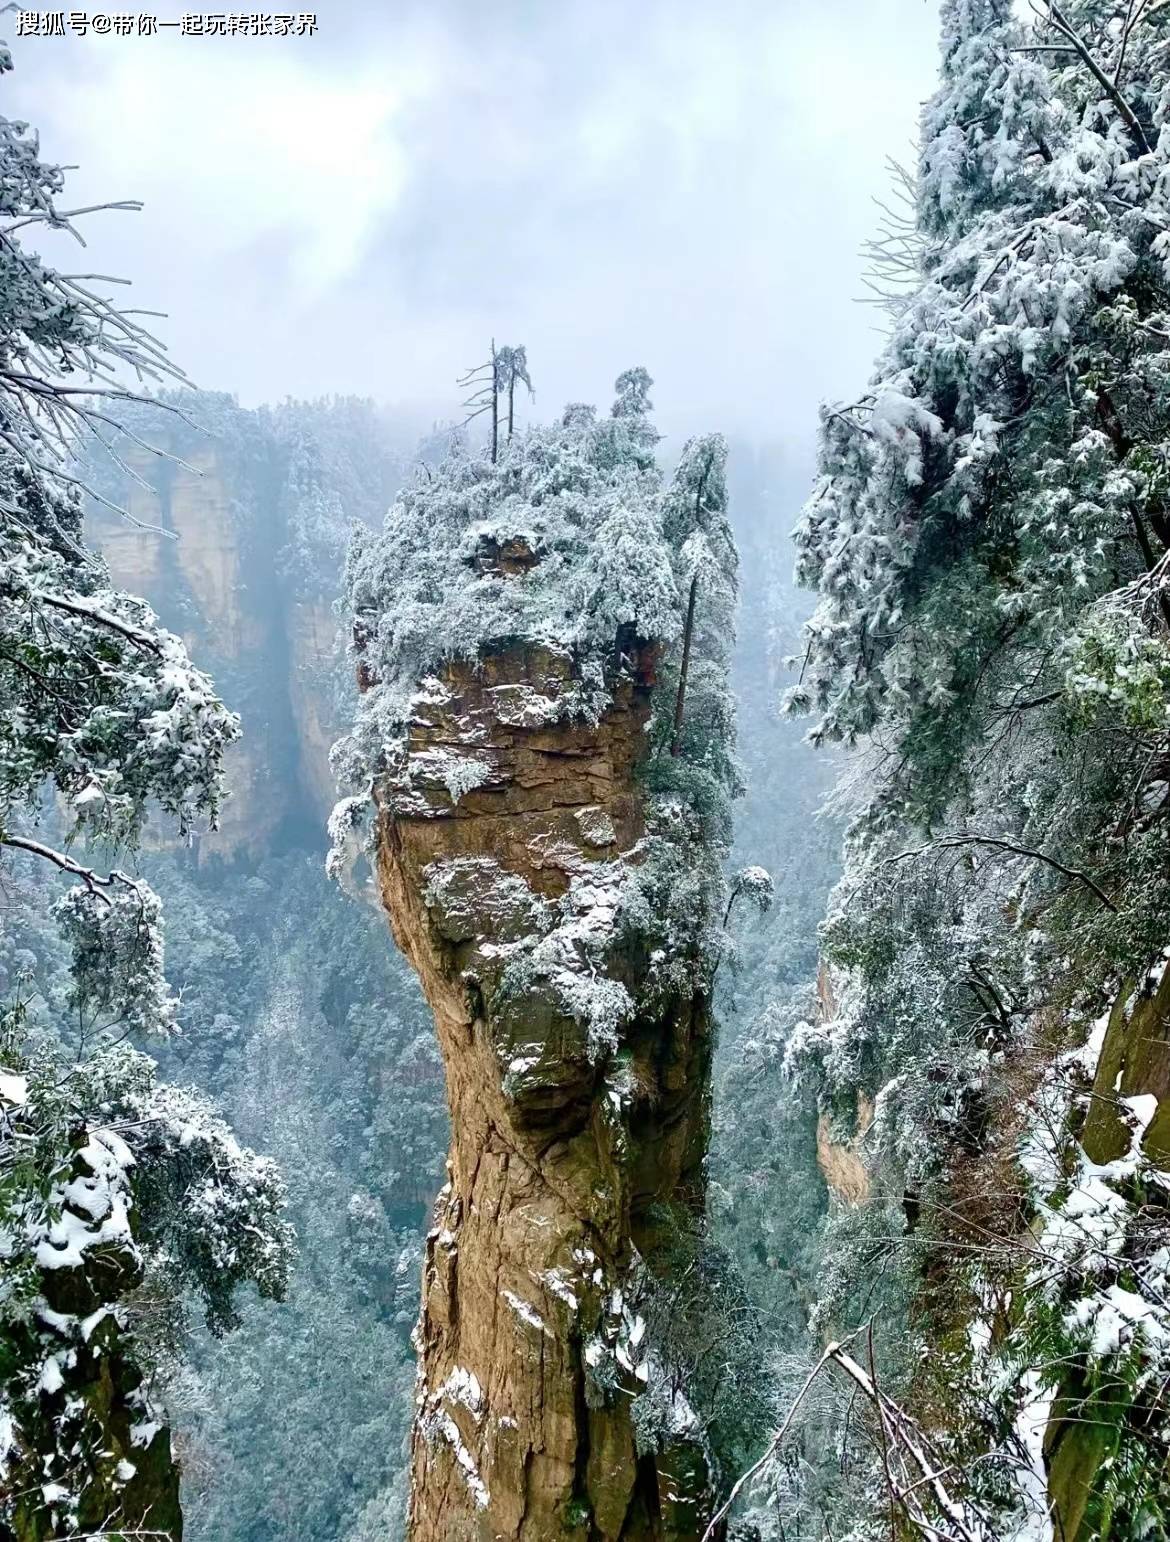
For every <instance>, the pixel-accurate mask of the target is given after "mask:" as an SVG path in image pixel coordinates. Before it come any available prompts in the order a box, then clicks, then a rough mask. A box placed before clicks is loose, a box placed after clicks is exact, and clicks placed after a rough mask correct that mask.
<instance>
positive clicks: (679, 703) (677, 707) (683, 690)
mask: <svg viewBox="0 0 1170 1542" xmlns="http://www.w3.org/2000/svg"><path fill="white" fill-rule="evenodd" d="M698 588H699V575H698V574H697V573H696V574H695V576H694V578H692V579H691V593H690V598H689V599H688V600H687V624H686V629H685V631H684V632H683V656H682V668H681V669H680V671H679V676H678V696H677V697H676V699H675V703H674V736H673V738H672V739H671V741H670V753H671V754H672V755H677V754H678V748H679V736H680V734H681V733H682V724H683V703H684V701H685V699H686V694H687V671H688V670H689V669H690V667H691V633H692V632H693V631H694V627H695V595H696V593H697V592H698Z"/></svg>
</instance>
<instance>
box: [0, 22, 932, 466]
mask: <svg viewBox="0 0 1170 1542" xmlns="http://www.w3.org/2000/svg"><path fill="white" fill-rule="evenodd" d="M34 3H36V0H34ZM40 3H43V0H40ZM323 4H324V8H323V9H322V11H321V12H320V13H319V18H318V20H319V29H320V30H319V32H318V34H317V35H316V36H315V37H308V38H299V39H294V38H284V39H282V38H246V37H238V38H204V39H198V38H185V37H181V36H179V35H177V34H176V33H174V32H170V33H164V34H162V35H160V36H159V37H157V38H142V39H139V38H121V37H111V36H107V37H100V38H99V37H94V36H92V35H91V36H90V37H88V38H86V39H84V40H81V39H66V40H61V39H52V38H44V39H42V38H28V39H18V38H16V37H15V36H14V35H13V34H14V33H15V24H14V20H13V18H12V17H11V16H9V17H6V18H4V20H5V22H6V23H7V26H6V28H5V29H3V30H4V34H5V35H6V36H7V37H8V39H9V41H10V43H11V44H12V45H13V51H14V55H15V62H16V73H15V75H10V76H7V77H5V81H4V84H3V87H2V90H3V96H4V107H3V110H4V111H5V112H6V113H8V114H9V115H14V116H20V117H25V118H27V119H29V120H30V121H31V122H32V123H34V124H35V125H37V126H38V127H39V128H40V130H41V139H42V147H43V150H44V152H45V154H46V155H48V156H50V157H52V158H54V159H56V160H60V161H64V162H67V163H77V164H78V165H79V170H78V171H77V172H76V173H74V174H73V177H72V179H71V181H70V184H69V194H68V197H67V198H66V199H65V200H64V202H65V203H66V204H68V205H74V204H81V203H90V202H92V201H94V200H95V199H102V198H124V197H133V198H140V199H142V200H143V201H144V203H145V205H146V207H145V209H144V210H143V212H142V213H140V214H104V215H97V216H94V217H93V218H91V219H89V220H87V221H86V222H85V225H84V229H85V231H86V234H87V236H88V238H89V245H90V250H89V252H88V253H87V254H85V257H84V260H83V262H82V264H81V266H84V267H85V268H87V269H88V268H91V267H92V268H100V269H101V270H103V271H107V272H113V273H118V274H122V275H125V276H127V277H129V278H132V279H133V281H134V288H133V290H132V291H131V293H132V294H133V295H134V297H135V298H134V303H137V304H142V305H150V306H157V307H158V308H160V309H163V310H166V311H167V312H168V313H169V314H168V319H167V320H166V321H165V322H161V323H159V330H160V332H161V334H162V336H163V337H164V338H165V339H166V341H167V342H168V344H169V345H170V347H171V349H172V352H173V353H174V355H175V357H176V358H177V359H178V360H179V362H181V363H182V364H183V365H184V367H185V368H186V369H187V371H188V373H189V374H190V375H191V376H192V377H193V379H194V381H195V383H197V384H199V385H201V386H206V387H213V388H216V389H221V390H229V391H234V392H236V393H238V395H239V396H240V398H241V400H242V401H244V402H245V403H247V404H253V403H256V402H259V401H263V400H275V399H278V398H280V397H283V396H286V395H292V396H313V395H319V394H322V393H325V392H334V391H338V392H358V393H362V394H369V395H373V396H375V397H377V398H379V399H380V400H382V401H386V402H391V403H393V402H396V401H400V400H405V399H408V398H409V399H422V400H425V401H426V402H427V403H428V404H433V410H434V411H436V412H439V413H441V412H444V411H446V412H448V413H450V412H453V411H454V410H455V407H456V403H457V401H458V394H457V393H456V392H455V390H454V388H453V378H454V376H455V375H456V374H457V373H458V372H459V370H460V369H461V368H463V367H466V366H467V365H470V364H473V363H475V362H476V361H477V360H479V359H480V358H482V357H483V356H484V355H485V354H486V352H487V346H488V341H489V339H490V338H491V337H492V335H493V334H494V336H495V337H496V338H497V339H498V340H500V341H505V342H523V343H525V344H527V347H528V352H529V358H530V361H531V366H532V373H533V379H534V383H535V385H536V388H537V403H536V409H535V410H536V412H537V413H538V414H541V415H549V416H551V415H552V414H553V413H555V412H556V411H558V410H559V408H560V406H561V405H562V403H563V402H564V401H565V400H567V399H584V400H594V401H598V402H600V403H602V404H603V405H604V404H606V403H608V400H609V398H610V394H611V393H610V385H611V382H612V380H613V377H614V375H615V374H616V373H617V372H618V371H619V370H620V369H622V368H624V367H625V366H627V365H629V364H632V363H644V364H646V365H647V366H648V368H649V369H650V371H651V373H652V374H653V375H654V377H655V379H656V382H657V386H656V390H655V393H654V394H655V400H656V403H657V407H658V418H659V422H660V425H661V426H662V427H664V428H665V429H666V430H667V431H668V433H669V434H670V435H671V436H672V437H674V436H675V435H681V434H683V433H686V432H688V431H694V430H701V429H705V428H720V429H723V430H725V431H727V432H729V433H735V434H750V435H752V436H753V437H761V438H781V439H784V440H795V441H797V442H800V443H802V444H804V445H807V443H808V442H809V441H810V440H811V436H812V434H813V432H814V431H815V409H816V403H817V401H818V399H820V398H821V397H824V396H833V397H838V396H842V395H846V394H848V393H849V392H851V391H852V390H855V389H856V388H857V387H859V385H860V384H861V383H862V381H863V380H864V378H865V375H866V373H867V372H868V367H869V363H870V360H871V358H872V356H873V353H874V351H875V348H876V347H877V345H878V337H877V335H876V332H875V330H874V328H875V327H876V326H877V324H878V317H877V315H876V314H875V313H874V312H872V311H871V310H870V309H868V308H867V307H865V306H861V305H858V304H857V303H855V302H856V297H857V296H858V295H859V294H860V293H861V292H862V289H861V278H860V271H861V263H860V261H859V258H858V255H857V252H858V247H859V245H860V243H861V241H862V240H863V239H864V238H865V236H866V235H867V234H869V233H871V232H872V229H873V227H874V224H875V218H876V211H875V210H874V208H873V204H872V199H873V198H874V196H875V195H877V196H880V195H882V194H883V192H884V190H885V188H886V186H887V177H886V173H885V170H884V162H885V159H886V157H887V156H894V157H896V158H901V159H906V158H907V157H909V156H910V155H911V154H912V145H913V137H914V129H915V121H916V117H917V112H918V108H919V104H920V102H921V101H922V99H923V97H925V96H926V95H927V94H928V93H929V91H930V90H931V88H932V84H933V78H934V73H935V67H936V52H937V51H936V37H935V31H936V22H937V4H936V0H708V3H704V4H699V3H697V0H494V3H492V4H491V5H485V4H483V3H480V0H474V3H472V0H427V3H414V0H382V3H381V4H379V5H378V6H376V7H375V6H371V7H369V8H367V7H366V6H364V5H361V4H358V3H355V0H323ZM156 14H157V15H159V16H160V17H163V18H164V19H165V18H172V17H177V16H178V14H179V9H178V7H176V8H175V9H174V10H173V11H169V10H165V9H159V10H157V11H156ZM50 254H51V255H52V256H53V257H55V258H56V257H58V256H60V255H61V254H60V252H59V250H58V249H56V248H54V249H52V251H51V253H50ZM69 266H71V267H72V268H74V269H76V268H77V267H78V264H77V261H76V257H75V256H74V255H73V254H72V253H70V254H69Z"/></svg>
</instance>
